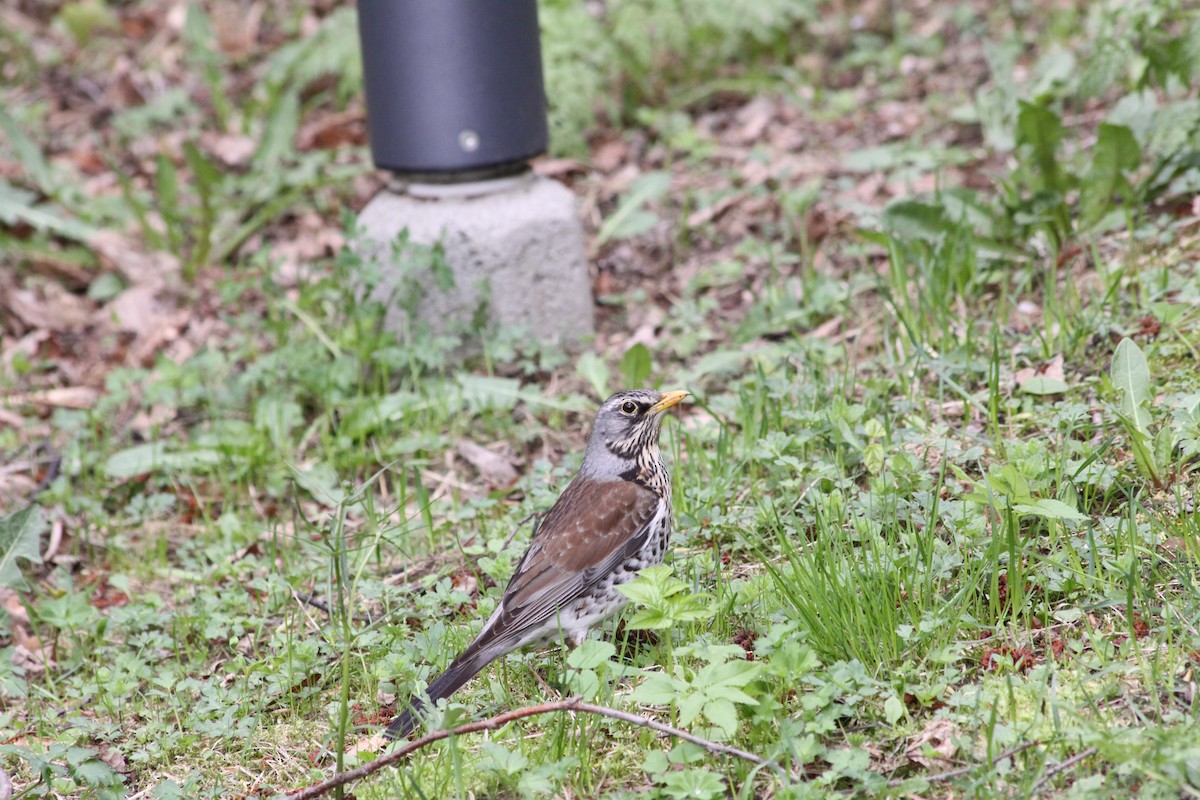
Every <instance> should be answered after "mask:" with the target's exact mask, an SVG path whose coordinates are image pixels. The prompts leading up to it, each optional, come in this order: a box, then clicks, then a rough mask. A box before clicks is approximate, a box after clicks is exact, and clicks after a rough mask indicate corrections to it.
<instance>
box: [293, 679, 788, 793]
mask: <svg viewBox="0 0 1200 800" xmlns="http://www.w3.org/2000/svg"><path fill="white" fill-rule="evenodd" d="M559 711H579V712H583V713H585V714H598V715H599V716H602V717H609V718H611V719H616V720H621V721H622V722H629V723H631V724H633V725H637V726H639V727H642V728H649V729H650V730H654V731H658V732H659V733H665V734H668V735H669V736H674V737H676V738H679V739H683V740H684V741H685V742H691V743H692V744H695V745H699V746H700V747H703V748H704V749H705V750H707V751H708V752H710V753H719V754H721V755H728V756H734V757H735V758H740V759H742V760H744V761H749V762H751V763H754V764H758V765H759V766H763V767H767V768H769V769H771V770H772V771H774V772H776V773H778V774H779V775H780V776H781V777H782V778H783V779H785V780H786V779H787V778H788V775H787V773H786V772H785V771H784V769H783V768H782V767H780V766H779V765H778V764H776V763H775V762H773V761H768V760H767V759H765V758H763V757H762V756H758V755H755V754H754V753H749V752H747V751H745V750H740V749H738V748H736V747H731V746H729V745H727V744H721V743H720V742H712V741H709V740H708V739H704V738H702V737H700V736H696V735H695V734H692V733H688V732H687V731H683V730H680V729H679V728H673V727H671V726H670V725H664V724H663V723H661V722H656V721H654V720H652V719H648V718H646V717H642V716H638V715H637V714H630V713H628V712H625V711H618V710H616V709H615V708H608V707H606V706H597V705H592V704H591V703H584V702H581V701H580V700H579V699H578V698H572V699H569V700H560V701H558V702H555V703H543V704H541V705H536V706H528V707H527V708H518V709H515V710H513V711H506V712H504V713H503V714H497V715H496V716H494V717H490V718H488V719H484V720H480V721H478V722H469V723H467V724H466V725H459V726H458V727H457V728H454V729H453V730H441V731H433V732H432V733H428V734H426V735H425V736H422V737H421V738H420V739H417V740H416V741H413V742H408V743H407V744H405V745H403V746H401V747H399V748H397V749H395V750H393V751H392V752H390V753H388V754H387V755H385V756H381V757H379V758H377V759H375V760H374V761H372V762H371V763H369V764H363V765H362V766H361V767H357V768H355V769H352V770H348V771H346V772H343V773H341V774H339V775H334V776H333V777H332V778H329V779H327V780H324V781H321V782H320V783H315V784H313V785H312V786H309V787H307V788H304V789H301V790H299V791H298V792H295V793H294V794H289V795H287V797H288V800H312V798H315V797H320V796H321V795H323V794H325V793H327V792H329V791H331V790H333V789H335V788H337V787H338V786H344V785H346V784H347V783H353V782H354V781H358V780H362V779H363V778H365V777H367V776H368V775H371V774H373V773H376V772H378V771H379V770H381V769H383V768H384V767H386V766H390V765H392V764H395V763H396V762H397V761H400V760H402V759H403V758H405V757H406V756H408V755H409V754H410V753H413V752H415V751H417V750H420V749H421V748H422V747H425V746H427V745H430V744H433V743H434V742H437V741H441V740H442V739H446V738H448V737H450V736H461V735H463V734H465V733H475V732H477V731H492V730H495V729H497V728H499V727H501V726H502V725H507V724H508V723H510V722H512V721H513V720H518V719H524V718H525V717H533V716H537V715H539V714H552V713H556V712H559Z"/></svg>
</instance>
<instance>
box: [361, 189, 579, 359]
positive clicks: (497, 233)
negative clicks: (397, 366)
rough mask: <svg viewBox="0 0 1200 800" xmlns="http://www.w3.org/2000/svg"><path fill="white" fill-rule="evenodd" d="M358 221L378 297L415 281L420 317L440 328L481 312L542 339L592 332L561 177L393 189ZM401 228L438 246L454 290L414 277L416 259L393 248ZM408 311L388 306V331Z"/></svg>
mask: <svg viewBox="0 0 1200 800" xmlns="http://www.w3.org/2000/svg"><path fill="white" fill-rule="evenodd" d="M358 224H359V229H360V232H361V233H362V235H363V242H362V245H361V247H362V250H361V251H360V252H362V253H363V255H364V257H368V258H370V259H371V260H373V261H374V262H375V263H376V264H377V265H378V269H379V270H380V280H379V283H378V284H377V286H376V287H375V289H374V292H373V294H372V297H373V298H375V299H381V300H386V299H387V298H388V297H390V296H393V295H394V294H395V293H394V291H393V290H395V289H396V287H397V286H398V285H399V283H400V282H401V281H406V280H407V281H416V283H417V285H418V286H419V288H420V291H421V294H422V297H421V301H420V303H419V304H417V309H418V310H417V315H418V316H419V317H420V318H421V319H422V320H423V321H425V322H427V323H428V324H429V325H430V326H431V327H432V328H433V329H434V330H436V331H441V332H445V331H448V330H452V329H453V328H454V327H456V326H458V325H467V324H470V323H471V321H472V320H473V319H476V318H477V315H478V314H479V313H480V311H481V310H485V311H486V314H487V320H488V322H489V324H490V325H492V326H498V327H512V326H518V327H521V328H524V329H525V330H526V331H527V332H528V334H529V335H530V336H532V337H534V338H536V339H538V340H541V341H557V342H571V341H576V340H578V339H580V338H582V337H585V336H587V335H589V334H591V333H593V332H594V330H595V320H594V317H593V308H592V285H591V279H590V278H589V276H588V266H587V258H586V254H585V252H584V247H583V228H582V225H581V224H580V221H579V215H578V211H577V208H576V201H575V196H574V195H573V194H572V193H571V191H570V190H569V189H567V188H566V187H565V186H563V185H562V184H560V183H558V182H557V181H554V180H550V179H548V178H541V177H537V176H535V175H533V174H532V173H527V174H524V175H519V176H515V177H508V178H499V179H496V180H490V181H480V182H478V183H469V184H447V185H432V184H421V185H418V184H409V185H407V186H397V187H389V188H388V189H385V190H384V191H382V192H380V193H379V194H378V195H376V196H375V197H374V198H373V199H372V200H371V202H370V203H368V204H367V206H366V208H364V209H363V211H362V213H361V214H359V217H358ZM405 229H407V230H408V236H409V241H411V242H415V243H417V244H425V245H434V244H436V243H438V242H440V243H441V244H442V248H443V252H444V253H445V261H446V265H447V266H448V267H449V271H450V273H451V274H452V275H453V278H454V287H453V288H451V289H448V290H443V289H442V288H439V287H438V285H437V282H436V280H435V278H434V276H433V275H414V274H413V273H412V272H411V266H410V265H409V264H408V263H407V261H409V260H411V259H405V258H403V256H402V255H401V256H400V257H397V256H396V255H395V254H394V253H393V247H392V245H393V242H395V241H396V239H397V237H398V236H399V234H400V233H401V231H403V230H405ZM407 285H409V286H411V285H412V284H407ZM401 294H403V292H401ZM406 313H407V312H406V311H405V309H404V308H402V307H400V306H399V304H396V303H392V304H390V307H389V309H388V314H387V320H386V324H387V326H388V328H389V329H390V330H393V331H400V330H402V329H403V326H404V322H405V314H406Z"/></svg>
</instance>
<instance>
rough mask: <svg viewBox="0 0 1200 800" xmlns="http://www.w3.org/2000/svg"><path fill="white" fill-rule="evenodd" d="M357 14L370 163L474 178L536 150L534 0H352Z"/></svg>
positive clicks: (538, 68)
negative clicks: (365, 96)
mask: <svg viewBox="0 0 1200 800" xmlns="http://www.w3.org/2000/svg"><path fill="white" fill-rule="evenodd" d="M358 23H359V36H360V39H361V41H362V58H363V78H364V82H365V84H366V94H367V127H368V131H369V133H370V138H371V156H372V158H373V159H374V161H375V165H376V166H377V167H379V168H380V169H386V170H391V171H393V172H399V173H404V174H407V175H410V176H414V177H420V178H423V179H426V180H435V181H437V180H440V181H456V180H478V179H481V178H487V177H492V176H497V175H505V174H511V173H513V172H518V171H520V170H522V169H524V168H525V163H526V161H528V159H530V158H532V157H533V156H536V155H538V154H540V153H543V152H545V150H546V144H547V139H548V134H547V128H546V96H545V90H544V88H543V83H542V54H541V42H540V39H539V35H538V33H539V32H538V20H537V0H358Z"/></svg>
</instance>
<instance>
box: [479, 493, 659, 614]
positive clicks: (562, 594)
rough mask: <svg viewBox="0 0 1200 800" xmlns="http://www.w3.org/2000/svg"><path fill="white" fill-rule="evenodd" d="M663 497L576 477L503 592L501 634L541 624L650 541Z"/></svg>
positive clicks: (543, 524)
mask: <svg viewBox="0 0 1200 800" xmlns="http://www.w3.org/2000/svg"><path fill="white" fill-rule="evenodd" d="M657 509H658V496H657V495H655V494H654V492H652V491H650V490H649V489H647V488H646V487H644V486H642V485H640V484H637V483H634V482H633V481H611V482H604V483H601V482H598V481H593V480H589V479H585V478H582V477H577V478H576V479H575V480H574V481H572V482H571V485H570V486H568V487H567V489H566V491H564V492H563V493H562V495H561V496H560V497H559V498H558V502H556V503H555V504H554V506H553V507H552V508H551V509H550V511H549V512H548V513H547V514H546V518H545V520H544V521H543V522H542V524H541V527H539V528H538V530H537V533H536V534H534V537H533V541H532V542H530V544H529V549H528V550H527V551H525V555H524V557H523V558H522V559H521V563H520V564H519V565H518V566H517V571H516V572H515V573H514V574H513V576H512V579H511V580H509V582H508V588H507V589H505V590H504V599H503V601H502V603H503V611H501V612H500V615H499V617H498V618H497V619H496V623H497V624H496V626H495V627H494V631H495V633H497V634H500V633H501V632H502V631H503V632H504V633H514V632H516V631H517V630H526V629H528V628H531V627H534V626H538V625H541V624H542V623H543V622H545V621H546V620H547V619H549V618H550V617H551V616H553V615H554V614H555V613H556V611H557V609H558V608H559V607H561V606H563V605H566V604H567V603H569V602H571V601H572V600H575V599H576V598H578V597H580V596H581V595H582V594H583V593H584V592H586V591H587V590H588V589H590V588H591V587H592V586H593V585H594V584H595V583H596V582H597V581H599V580H601V579H602V578H603V577H604V576H606V575H607V574H608V573H609V572H611V571H612V570H613V569H615V568H616V567H617V565H618V564H619V563H621V562H622V561H624V560H625V559H626V558H628V557H630V556H632V555H633V554H634V553H636V552H637V551H638V550H639V549H641V547H642V545H643V544H644V543H645V541H646V536H647V534H648V532H649V524H650V521H651V520H653V519H654V514H655V511H656V510H657Z"/></svg>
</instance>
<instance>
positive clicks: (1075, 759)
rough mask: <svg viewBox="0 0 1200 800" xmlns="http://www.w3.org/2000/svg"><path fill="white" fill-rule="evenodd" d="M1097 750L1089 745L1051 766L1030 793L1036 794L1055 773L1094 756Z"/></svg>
mask: <svg viewBox="0 0 1200 800" xmlns="http://www.w3.org/2000/svg"><path fill="white" fill-rule="evenodd" d="M1096 752H1097V751H1096V748H1094V747H1089V748H1088V749H1087V750H1084V751H1082V752H1080V753H1076V754H1075V755H1073V756H1071V757H1070V758H1068V759H1066V760H1065V761H1060V762H1059V763H1057V764H1055V765H1054V766H1053V767H1050V768H1049V769H1048V770H1046V774H1045V775H1043V776H1042V777H1041V780H1039V781H1038V782H1037V783H1035V784H1034V785H1033V789H1032V790H1031V791H1030V794H1036V793H1037V790H1038V789H1040V788H1042V787H1043V786H1045V785H1046V783H1047V782H1048V781H1049V780H1050V779H1051V778H1053V777H1054V776H1055V775H1057V774H1058V773H1060V772H1062V771H1063V770H1067V769H1070V768H1071V767H1073V766H1075V765H1076V764H1078V763H1079V762H1080V761H1083V760H1084V759H1085V758H1091V757H1092V756H1094V755H1096Z"/></svg>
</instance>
